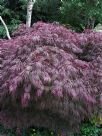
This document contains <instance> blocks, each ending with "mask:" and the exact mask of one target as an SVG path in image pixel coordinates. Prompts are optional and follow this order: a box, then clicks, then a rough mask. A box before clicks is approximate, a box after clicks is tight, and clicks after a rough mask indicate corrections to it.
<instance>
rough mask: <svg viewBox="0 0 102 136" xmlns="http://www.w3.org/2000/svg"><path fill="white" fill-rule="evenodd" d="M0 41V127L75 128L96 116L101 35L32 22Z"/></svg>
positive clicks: (101, 97)
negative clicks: (27, 26) (28, 26)
mask: <svg viewBox="0 0 102 136" xmlns="http://www.w3.org/2000/svg"><path fill="white" fill-rule="evenodd" d="M12 36H13V39H11V40H0V123H2V124H3V125H4V126H6V127H17V128H22V126H23V127H29V126H32V125H34V126H36V127H45V128H49V129H52V130H54V131H56V132H58V133H63V134H65V135H68V133H70V132H72V131H75V130H77V129H78V126H79V124H80V123H81V122H82V121H83V120H84V119H89V118H90V117H92V116H93V114H100V113H101V112H102V109H101V106H102V34H101V33H95V32H90V31H86V32H85V33H81V34H78V33H75V32H72V31H71V30H68V29H66V28H65V27H63V26H60V25H55V24H46V23H42V22H38V23H36V24H34V25H33V26H32V27H31V28H26V26H25V25H21V26H20V27H19V29H18V30H16V31H15V32H14V33H13V35H12Z"/></svg>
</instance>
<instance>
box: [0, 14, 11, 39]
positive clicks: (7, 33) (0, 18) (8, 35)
mask: <svg viewBox="0 0 102 136" xmlns="http://www.w3.org/2000/svg"><path fill="white" fill-rule="evenodd" d="M0 20H1V22H2V24H3V26H4V28H5V30H6V35H7V37H8V39H9V40H10V39H11V37H10V34H9V31H8V28H7V26H6V24H5V22H4V20H3V19H2V17H1V16H0Z"/></svg>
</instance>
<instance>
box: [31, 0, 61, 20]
mask: <svg viewBox="0 0 102 136" xmlns="http://www.w3.org/2000/svg"><path fill="white" fill-rule="evenodd" d="M60 6H61V1H60V0H37V2H36V3H35V6H34V10H33V21H34V20H36V21H37V20H43V21H49V22H53V21H58V20H59V18H60Z"/></svg>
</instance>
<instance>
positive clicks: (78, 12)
mask: <svg viewBox="0 0 102 136" xmlns="http://www.w3.org/2000/svg"><path fill="white" fill-rule="evenodd" d="M60 9H61V14H62V20H61V21H62V22H63V23H69V24H70V25H72V26H73V27H74V28H76V29H77V30H83V29H85V28H94V26H95V24H97V23H98V22H100V23H101V22H102V0H62V6H61V8H60Z"/></svg>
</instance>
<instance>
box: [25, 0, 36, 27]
mask: <svg viewBox="0 0 102 136" xmlns="http://www.w3.org/2000/svg"><path fill="white" fill-rule="evenodd" d="M35 2H36V0H28V5H27V17H26V26H27V27H30V26H31V18H32V10H33V6H34V3H35Z"/></svg>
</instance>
